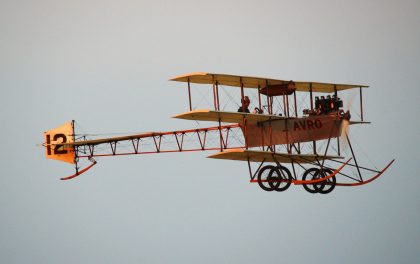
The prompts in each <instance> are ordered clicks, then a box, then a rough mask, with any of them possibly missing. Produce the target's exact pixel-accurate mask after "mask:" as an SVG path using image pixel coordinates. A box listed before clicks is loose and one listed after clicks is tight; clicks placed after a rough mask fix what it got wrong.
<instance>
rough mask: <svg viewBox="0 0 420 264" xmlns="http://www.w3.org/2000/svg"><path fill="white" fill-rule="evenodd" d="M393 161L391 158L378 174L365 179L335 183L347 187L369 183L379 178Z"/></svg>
mask: <svg viewBox="0 0 420 264" xmlns="http://www.w3.org/2000/svg"><path fill="white" fill-rule="evenodd" d="M394 161H395V159H393V160H392V161H391V162H390V163H388V165H386V167H385V168H384V169H383V170H381V171H380V172H379V173H378V174H376V175H375V176H374V177H372V178H370V179H369V180H367V181H363V182H356V183H337V184H336V185H337V186H347V187H350V186H360V185H364V184H367V183H370V182H372V181H374V180H376V179H377V178H379V177H380V176H381V175H382V174H383V173H384V172H385V171H386V170H387V169H388V168H389V167H390V166H391V165H392V163H394Z"/></svg>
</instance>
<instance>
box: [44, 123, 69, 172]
mask: <svg viewBox="0 0 420 264" xmlns="http://www.w3.org/2000/svg"><path fill="white" fill-rule="evenodd" d="M73 142H74V121H71V122H67V123H65V124H64V125H62V126H59V127H57V128H54V129H51V130H48V131H47V132H44V147H45V156H46V158H47V159H54V160H60V161H64V162H67V163H71V164H75V163H76V155H75V152H74V147H73V146H71V145H66V144H69V143H70V144H71V143H73Z"/></svg>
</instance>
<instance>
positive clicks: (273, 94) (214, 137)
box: [43, 72, 394, 194]
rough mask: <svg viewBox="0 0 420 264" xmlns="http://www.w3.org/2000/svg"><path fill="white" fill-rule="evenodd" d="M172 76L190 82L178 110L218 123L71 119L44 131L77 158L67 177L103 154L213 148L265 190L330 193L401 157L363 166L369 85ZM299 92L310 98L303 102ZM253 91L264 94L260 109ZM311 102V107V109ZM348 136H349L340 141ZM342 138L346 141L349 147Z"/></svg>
mask: <svg viewBox="0 0 420 264" xmlns="http://www.w3.org/2000/svg"><path fill="white" fill-rule="evenodd" d="M170 80H171V81H176V82H183V83H186V84H187V90H188V106H189V111H187V112H185V113H182V114H179V115H176V116H174V118H179V119H186V120H195V121H200V122H202V121H204V122H216V124H215V125H213V126H209V127H199V128H195V129H188V130H177V131H169V132H148V133H140V134H135V135H126V136H118V137H108V138H93V139H88V137H87V135H83V134H77V133H76V132H75V123H74V121H71V122H68V123H66V124H64V125H62V126H60V127H58V128H55V129H52V130H49V131H47V132H45V133H44V144H43V146H44V147H45V154H46V157H47V158H50V159H55V160H60V161H64V162H68V163H71V164H75V169H76V172H75V174H73V175H71V176H68V177H64V178H61V179H62V180H69V179H72V178H75V177H77V176H79V175H81V174H82V173H84V172H86V171H87V170H89V169H90V168H92V167H93V166H94V165H95V164H96V161H95V159H94V158H95V157H104V156H121V155H136V154H152V153H167V152H190V151H205V150H213V151H218V152H217V153H215V154H213V155H211V156H209V158H214V159H226V160H237V161H246V162H247V163H248V170H249V174H250V182H252V183H258V185H259V186H260V187H261V188H262V189H263V190H265V191H278V192H281V191H285V190H287V189H288V188H289V187H290V185H291V184H292V183H293V184H295V185H302V186H303V187H304V189H305V190H306V191H308V192H310V193H322V194H326V193H330V192H331V191H332V190H334V188H335V187H336V186H360V185H364V184H367V183H369V182H372V181H373V180H375V179H377V178H378V177H379V176H380V175H382V174H383V173H384V172H385V171H386V170H387V169H388V168H389V166H391V164H392V163H393V162H394V160H392V161H391V162H389V163H388V165H386V166H385V168H384V169H382V170H378V169H376V167H375V169H372V168H367V167H366V166H361V164H360V163H359V162H358V160H357V159H356V156H355V152H354V149H353V146H352V144H351V143H350V138H349V135H348V132H347V131H348V127H349V126H350V125H356V124H369V123H370V122H366V121H364V119H363V101H362V90H363V89H365V88H368V86H365V85H352V84H333V83H319V82H298V81H286V80H276V79H268V78H258V77H247V76H235V75H227V74H214V73H201V72H200V73H192V74H186V75H182V76H177V77H174V78H172V79H170ZM192 84H199V85H197V86H200V87H197V90H200V89H201V87H202V86H205V85H206V84H207V86H206V87H208V88H210V89H209V90H208V92H206V91H205V90H201V91H199V92H200V93H201V94H203V92H204V94H205V95H207V96H208V95H211V97H212V100H207V99H208V98H207V99H205V100H203V98H206V97H205V96H204V97H203V96H202V98H201V100H199V101H200V102H199V103H202V102H204V103H205V102H207V103H208V104H209V105H207V108H206V109H199V108H197V107H193V100H192V98H193V89H192V87H191V86H192ZM349 90H358V92H359V95H360V101H359V106H360V113H359V117H360V120H351V116H350V111H344V110H343V105H344V103H343V101H342V100H341V99H340V98H339V93H340V95H341V93H344V92H345V91H349ZM229 91H234V93H235V92H236V93H237V96H233V95H232V94H231V93H229ZM245 93H246V94H245ZM221 95H222V96H221ZM223 95H225V96H223ZM316 95H318V96H316ZM298 96H300V97H301V98H300V99H301V102H302V103H301V104H302V105H303V106H299V107H298V103H297V97H298ZM199 97H200V96H198V98H199ZM250 97H252V98H253V99H255V100H254V101H255V102H256V103H254V104H253V105H252V106H253V107H254V108H253V110H252V112H251V111H250V110H249V108H250V106H251V102H250V101H251V100H250ZM308 97H309V98H308ZM239 99H240V100H239ZM206 100H207V101H206ZM235 100H236V102H235ZM237 100H239V103H238V101H237ZM232 102H233V103H234V104H235V103H236V105H234V107H238V106H239V109H238V110H237V111H236V109H232V108H233V107H231V106H229V104H230V103H232ZM305 104H306V106H307V108H306V109H303V108H302V107H304V106H305ZM229 107H230V109H228V110H229V111H226V108H229ZM251 109H252V108H251ZM299 109H301V110H302V114H301V115H300V114H299V112H300V111H299ZM343 140H344V142H345V143H340V141H341V142H343ZM342 145H346V146H345V147H346V151H347V155H346V153H344V152H345V151H344V148H343V146H342ZM346 156H347V158H345V157H346ZM81 159H88V160H89V161H90V162H91V164H90V165H88V166H86V167H85V168H83V169H82V168H80V161H81ZM255 163H257V166H258V167H257V168H255V167H256V166H255V165H254V164H255ZM267 163H268V165H265V164H267ZM252 167H254V169H253V168H252ZM253 170H254V171H253ZM291 171H292V172H291ZM351 173H353V174H351ZM365 174H371V175H370V178H369V179H368V180H365V179H364V178H363V175H365ZM339 177H340V182H338V181H337V179H338V178H339ZM341 179H343V180H344V181H343V180H341Z"/></svg>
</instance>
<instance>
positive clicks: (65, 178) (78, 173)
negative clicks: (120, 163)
mask: <svg viewBox="0 0 420 264" xmlns="http://www.w3.org/2000/svg"><path fill="white" fill-rule="evenodd" d="M96 163H97V162H96V161H94V162H93V163H92V164H90V165H89V166H88V167H86V168H84V169H83V170H81V171H79V172H76V173H75V174H73V175H70V176H67V177H63V178H60V180H62V181H66V180H70V179H73V178H76V177H77V176H79V175H81V174H83V173H85V172H86V171H88V170H89V169H90V168H92V167H93V166H95V165H96Z"/></svg>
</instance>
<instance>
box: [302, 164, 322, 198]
mask: <svg viewBox="0 0 420 264" xmlns="http://www.w3.org/2000/svg"><path fill="white" fill-rule="evenodd" d="M311 172H315V174H314V175H312V174H311V176H312V178H311V179H309V180H312V179H313V178H314V176H315V177H316V176H318V174H319V169H317V168H310V169H307V170H306V171H305V173H303V176H302V181H306V177H307V176H308V174H310V173H311ZM302 185H303V188H304V189H305V190H306V191H307V192H309V193H317V192H318V189H317V188H315V186H314V184H312V183H309V184H305V183H303V184H302ZM309 186H313V189H311V188H309Z"/></svg>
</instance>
